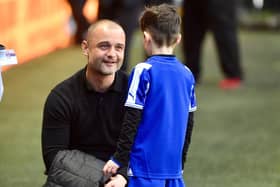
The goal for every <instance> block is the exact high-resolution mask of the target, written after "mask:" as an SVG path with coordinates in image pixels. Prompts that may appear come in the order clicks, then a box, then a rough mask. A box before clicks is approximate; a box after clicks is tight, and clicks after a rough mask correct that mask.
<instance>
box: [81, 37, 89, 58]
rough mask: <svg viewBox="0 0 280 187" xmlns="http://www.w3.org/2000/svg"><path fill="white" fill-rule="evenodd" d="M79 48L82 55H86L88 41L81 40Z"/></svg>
mask: <svg viewBox="0 0 280 187" xmlns="http://www.w3.org/2000/svg"><path fill="white" fill-rule="evenodd" d="M81 48H82V50H83V55H85V56H88V42H87V41H86V40H83V41H82V43H81Z"/></svg>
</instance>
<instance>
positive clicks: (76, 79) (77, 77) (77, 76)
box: [52, 69, 84, 94]
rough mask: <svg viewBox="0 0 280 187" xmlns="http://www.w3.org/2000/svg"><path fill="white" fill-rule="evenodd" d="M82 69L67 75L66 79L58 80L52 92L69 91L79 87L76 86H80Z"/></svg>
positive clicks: (65, 92)
mask: <svg viewBox="0 0 280 187" xmlns="http://www.w3.org/2000/svg"><path fill="white" fill-rule="evenodd" d="M83 72H84V69H81V70H79V71H77V72H76V73H74V74H73V75H71V76H70V77H68V78H67V79H65V80H63V81H61V82H59V83H58V84H57V85H56V86H55V87H54V88H53V89H52V91H53V92H58V93H64V94H67V93H71V92H74V91H75V90H77V89H79V88H78V87H79V86H81V83H82V75H83Z"/></svg>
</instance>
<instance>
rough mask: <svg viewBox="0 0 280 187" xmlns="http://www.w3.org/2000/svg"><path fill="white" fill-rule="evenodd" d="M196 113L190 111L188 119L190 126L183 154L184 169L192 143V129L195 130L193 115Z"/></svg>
mask: <svg viewBox="0 0 280 187" xmlns="http://www.w3.org/2000/svg"><path fill="white" fill-rule="evenodd" d="M193 116H194V114H193V112H190V113H189V119H188V128H187V133H186V136H185V144H184V148H183V156H182V169H184V164H185V162H186V160H187V153H188V150H189V146H190V143H191V136H192V130H193V125H194V120H193V118H194V117H193Z"/></svg>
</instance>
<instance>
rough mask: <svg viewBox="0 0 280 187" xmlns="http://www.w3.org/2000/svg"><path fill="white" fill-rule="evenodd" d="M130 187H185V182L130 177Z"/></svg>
mask: <svg viewBox="0 0 280 187" xmlns="http://www.w3.org/2000/svg"><path fill="white" fill-rule="evenodd" d="M128 187H185V184H184V180H183V179H182V178H178V179H148V178H141V177H130V178H129V183H128Z"/></svg>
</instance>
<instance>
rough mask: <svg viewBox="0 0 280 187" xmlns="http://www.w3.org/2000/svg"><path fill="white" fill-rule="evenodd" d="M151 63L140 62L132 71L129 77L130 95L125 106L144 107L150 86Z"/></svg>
mask: <svg viewBox="0 0 280 187" xmlns="http://www.w3.org/2000/svg"><path fill="white" fill-rule="evenodd" d="M150 67H151V65H150V64H147V63H140V64H138V65H137V66H136V67H135V68H134V69H133V70H132V72H131V74H130V78H129V83H128V84H129V85H128V87H129V89H128V95H127V99H126V102H125V106H127V107H131V108H136V109H141V110H142V109H143V108H144V105H145V100H146V97H147V93H148V92H149V88H150V76H149V71H148V70H149V68H150Z"/></svg>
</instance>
